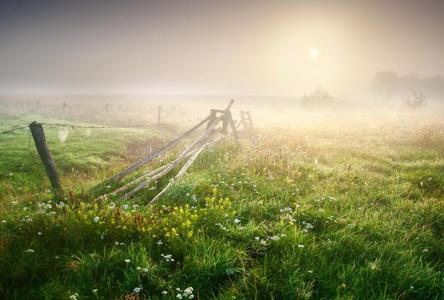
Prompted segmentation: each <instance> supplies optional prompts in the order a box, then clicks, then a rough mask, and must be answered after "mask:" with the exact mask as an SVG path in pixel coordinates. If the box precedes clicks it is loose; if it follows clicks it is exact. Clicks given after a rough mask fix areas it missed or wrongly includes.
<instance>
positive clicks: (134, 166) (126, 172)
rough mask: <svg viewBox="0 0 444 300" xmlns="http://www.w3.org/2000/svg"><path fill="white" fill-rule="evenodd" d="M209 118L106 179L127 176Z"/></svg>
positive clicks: (117, 178) (113, 179) (117, 179)
mask: <svg viewBox="0 0 444 300" xmlns="http://www.w3.org/2000/svg"><path fill="white" fill-rule="evenodd" d="M209 119H210V116H208V117H206V118H205V119H203V120H202V121H200V122H199V123H198V124H197V125H195V126H194V127H193V128H191V129H190V130H188V131H187V132H185V133H184V134H182V135H181V136H179V137H178V138H176V139H174V140H173V141H171V142H169V143H168V144H166V145H165V146H164V147H162V148H160V149H159V150H157V151H155V152H154V153H151V154H150V155H148V156H146V157H145V158H143V159H141V160H139V161H137V162H136V163H134V164H132V165H131V166H129V167H127V168H126V169H124V170H123V171H121V172H119V173H118V174H116V175H114V176H113V177H111V178H110V179H109V180H108V181H112V182H118V181H120V180H121V179H122V178H124V177H126V176H128V175H129V174H131V173H133V172H134V171H136V170H138V169H139V168H140V167H142V166H143V165H145V164H147V163H148V162H150V161H152V160H153V159H155V158H157V157H159V156H160V155H162V154H164V153H165V152H167V151H168V150H169V149H171V148H173V147H174V146H176V145H177V144H178V143H179V142H180V141H181V140H182V139H184V138H185V137H187V136H189V135H190V134H191V133H193V132H194V131H195V130H196V129H198V128H199V127H201V126H202V125H203V124H205V123H206V122H208V120H209Z"/></svg>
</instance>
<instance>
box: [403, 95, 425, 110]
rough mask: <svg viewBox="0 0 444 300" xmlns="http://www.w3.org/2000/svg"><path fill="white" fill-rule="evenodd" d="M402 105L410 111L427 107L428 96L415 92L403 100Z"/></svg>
mask: <svg viewBox="0 0 444 300" xmlns="http://www.w3.org/2000/svg"><path fill="white" fill-rule="evenodd" d="M402 104H403V106H404V107H405V108H407V109H408V110H418V109H420V108H422V107H425V106H426V95H425V94H424V93H422V92H413V93H412V94H411V95H410V96H408V97H405V98H404V99H402Z"/></svg>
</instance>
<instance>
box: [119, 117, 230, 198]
mask: <svg viewBox="0 0 444 300" xmlns="http://www.w3.org/2000/svg"><path fill="white" fill-rule="evenodd" d="M221 119H222V117H218V118H217V119H216V120H215V121H214V122H213V123H212V124H211V125H210V127H209V128H207V129H206V130H205V132H204V133H203V134H202V135H201V136H199V137H198V138H197V139H196V140H194V142H192V143H191V144H190V145H188V146H187V147H186V148H185V149H184V150H183V151H182V153H180V154H179V156H178V157H177V158H176V159H175V160H174V161H173V162H172V163H170V165H169V166H168V167H167V168H165V169H164V170H162V172H160V173H158V174H157V175H155V176H154V177H153V178H150V179H148V180H147V181H144V182H142V183H141V184H139V185H138V186H137V187H136V188H134V189H133V190H131V191H129V192H128V193H126V194H125V195H124V196H123V198H124V199H128V198H130V197H132V196H133V195H134V194H135V193H137V192H138V191H140V190H141V189H143V188H145V187H147V186H148V184H149V183H150V182H152V181H154V180H157V179H158V178H160V177H162V176H164V175H166V174H168V173H169V172H170V171H171V170H172V169H174V168H175V167H176V166H177V165H178V164H179V163H180V161H181V160H182V159H183V158H184V157H185V156H186V155H187V154H188V153H189V152H190V151H191V150H192V149H193V148H194V147H195V146H196V145H198V144H200V143H202V142H206V139H207V138H208V136H209V135H210V133H211V132H212V131H213V130H214V128H215V127H216V126H217V124H218V123H219V122H220V121H221Z"/></svg>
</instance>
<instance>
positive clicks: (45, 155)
mask: <svg viewBox="0 0 444 300" xmlns="http://www.w3.org/2000/svg"><path fill="white" fill-rule="evenodd" d="M29 129H30V130H31V133H32V137H33V138H34V143H35V147H36V148H37V152H38V153H39V156H40V159H41V160H42V163H43V166H44V167H45V171H46V175H48V178H49V181H50V182H51V186H52V188H53V189H54V191H56V192H62V185H61V184H60V179H59V176H58V174H57V169H56V165H55V162H54V160H53V159H52V156H51V153H50V152H49V148H48V145H47V144H46V138H45V132H44V131H43V126H42V124H39V123H37V122H36V121H34V122H32V123H31V124H29Z"/></svg>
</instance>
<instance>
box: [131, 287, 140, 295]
mask: <svg viewBox="0 0 444 300" xmlns="http://www.w3.org/2000/svg"><path fill="white" fill-rule="evenodd" d="M141 290H142V288H141V287H135V288H134V290H133V291H134V293H137V294H138V293H140V291H141Z"/></svg>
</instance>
